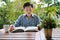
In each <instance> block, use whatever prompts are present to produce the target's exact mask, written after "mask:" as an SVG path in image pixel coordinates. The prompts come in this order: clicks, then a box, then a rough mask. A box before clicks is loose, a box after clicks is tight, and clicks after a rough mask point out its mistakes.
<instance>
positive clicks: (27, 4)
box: [23, 2, 33, 8]
mask: <svg viewBox="0 0 60 40" xmlns="http://www.w3.org/2000/svg"><path fill="white" fill-rule="evenodd" d="M28 6H31V7H32V8H33V4H31V3H30V2H26V3H24V5H23V8H25V7H28Z"/></svg>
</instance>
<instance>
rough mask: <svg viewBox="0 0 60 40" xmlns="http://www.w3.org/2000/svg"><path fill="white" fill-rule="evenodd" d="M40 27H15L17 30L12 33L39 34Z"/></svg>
mask: <svg viewBox="0 0 60 40" xmlns="http://www.w3.org/2000/svg"><path fill="white" fill-rule="evenodd" d="M37 31H38V27H32V26H30V27H15V30H13V31H12V33H15V32H37Z"/></svg>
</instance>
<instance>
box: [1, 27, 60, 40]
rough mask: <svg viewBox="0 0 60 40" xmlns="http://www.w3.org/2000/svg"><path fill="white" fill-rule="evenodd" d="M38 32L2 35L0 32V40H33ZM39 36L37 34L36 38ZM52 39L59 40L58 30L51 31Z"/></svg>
mask: <svg viewBox="0 0 60 40" xmlns="http://www.w3.org/2000/svg"><path fill="white" fill-rule="evenodd" d="M42 32H43V31H42ZM37 33H38V32H20V33H8V34H4V33H1V32H0V40H35V39H37V38H36V34H37ZM38 36H40V35H39V34H37V37H38ZM52 39H54V40H60V28H56V29H53V33H52Z"/></svg>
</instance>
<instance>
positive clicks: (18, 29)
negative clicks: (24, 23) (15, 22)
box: [12, 27, 25, 33]
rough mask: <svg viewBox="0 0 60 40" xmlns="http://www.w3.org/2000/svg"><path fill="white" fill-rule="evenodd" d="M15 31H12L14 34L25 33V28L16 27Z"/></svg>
mask: <svg viewBox="0 0 60 40" xmlns="http://www.w3.org/2000/svg"><path fill="white" fill-rule="evenodd" d="M14 28H15V29H14V30H13V31H12V33H16V32H24V30H25V27H14Z"/></svg>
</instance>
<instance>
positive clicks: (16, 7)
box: [0, 0, 60, 28]
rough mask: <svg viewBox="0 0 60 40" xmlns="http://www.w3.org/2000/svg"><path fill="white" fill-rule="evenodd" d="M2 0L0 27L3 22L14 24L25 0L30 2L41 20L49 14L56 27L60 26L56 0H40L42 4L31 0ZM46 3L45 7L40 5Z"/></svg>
mask: <svg viewBox="0 0 60 40" xmlns="http://www.w3.org/2000/svg"><path fill="white" fill-rule="evenodd" d="M2 1H4V2H5V3H6V5H4V4H2V7H0V28H2V27H3V25H4V24H14V23H15V20H16V19H17V18H18V16H19V15H21V14H23V13H24V12H23V4H24V3H25V2H31V3H32V4H33V5H34V8H33V12H34V14H36V15H37V16H38V17H39V18H41V19H42V20H43V19H44V18H45V17H46V16H48V15H51V16H52V17H53V18H54V19H55V20H56V22H57V24H58V27H60V2H57V0H55V1H54V4H52V5H50V4H51V3H52V0H40V2H42V4H36V2H32V1H31V0H14V1H12V2H11V1H10V0H1V2H2ZM43 3H46V4H47V5H48V6H47V7H43V8H42V7H41V6H43V5H44V4H43Z"/></svg>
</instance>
